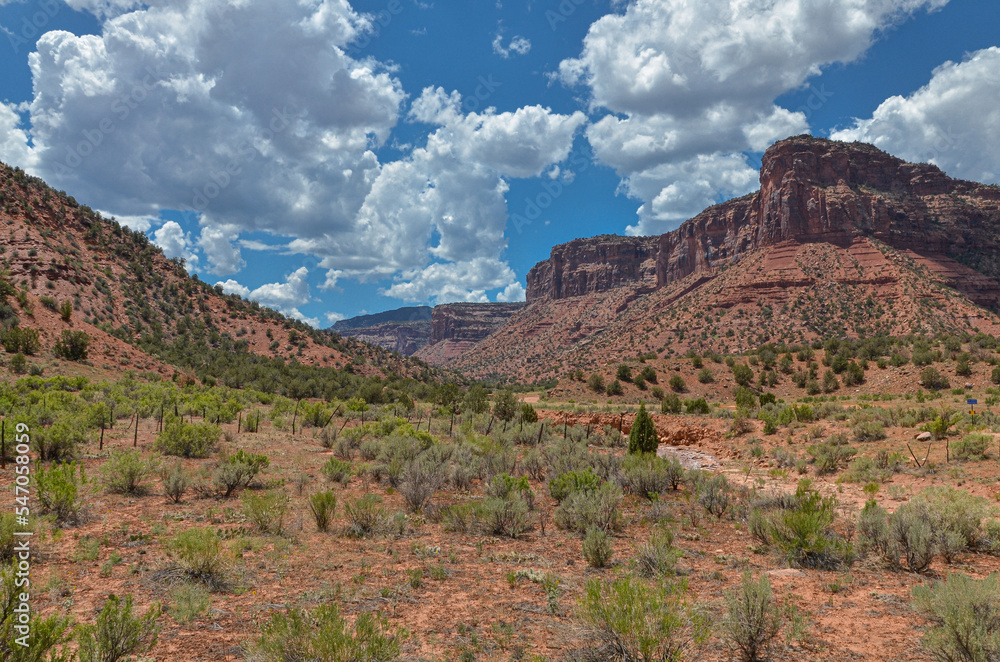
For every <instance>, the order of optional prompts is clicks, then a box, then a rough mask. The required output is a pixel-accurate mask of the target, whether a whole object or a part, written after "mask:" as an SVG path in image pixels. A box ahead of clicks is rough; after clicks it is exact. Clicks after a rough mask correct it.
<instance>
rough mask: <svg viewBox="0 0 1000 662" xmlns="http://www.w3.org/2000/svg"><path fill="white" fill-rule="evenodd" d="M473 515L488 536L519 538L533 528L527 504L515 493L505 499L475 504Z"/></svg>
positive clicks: (494, 498)
mask: <svg viewBox="0 0 1000 662" xmlns="http://www.w3.org/2000/svg"><path fill="white" fill-rule="evenodd" d="M475 514H476V519H477V520H478V522H479V525H480V526H481V527H482V529H483V530H484V531H485V532H486V533H487V534H490V535H495V536H504V537H507V538H520V537H521V536H522V535H524V534H525V533H527V532H528V531H531V529H532V528H534V527H533V525H532V521H531V514H530V509H529V508H528V502H527V501H526V500H525V498H524V497H523V496H521V493H520V492H516V491H515V492H513V493H511V494H510V495H509V496H508V497H507V498H506V499H504V498H500V497H487V498H486V499H483V500H482V501H480V502H479V503H478V504H476V507H475Z"/></svg>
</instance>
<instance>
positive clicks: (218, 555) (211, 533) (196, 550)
mask: <svg viewBox="0 0 1000 662" xmlns="http://www.w3.org/2000/svg"><path fill="white" fill-rule="evenodd" d="M168 548H169V550H170V552H171V553H172V554H173V556H174V558H176V560H177V563H178V565H179V566H180V568H181V570H183V571H184V572H185V573H186V574H187V575H188V577H190V578H191V579H194V580H197V581H199V582H202V583H203V584H205V585H206V586H208V587H209V588H212V589H215V588H220V587H222V586H223V585H224V582H225V566H226V557H225V553H224V551H223V549H222V540H221V539H220V538H219V534H218V533H216V532H215V530H214V529H211V528H208V527H195V528H191V529H185V530H184V531H181V532H180V533H178V534H177V535H175V536H174V537H173V539H172V540H170V542H169V543H168Z"/></svg>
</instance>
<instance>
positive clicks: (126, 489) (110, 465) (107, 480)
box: [101, 449, 154, 495]
mask: <svg viewBox="0 0 1000 662" xmlns="http://www.w3.org/2000/svg"><path fill="white" fill-rule="evenodd" d="M153 469H154V467H153V464H152V462H150V461H149V460H147V459H146V458H145V457H143V455H142V453H140V452H139V451H137V450H131V449H128V450H120V451H115V452H112V453H111V455H110V456H109V457H108V460H107V461H106V462H105V463H104V464H103V465H101V476H102V480H103V482H104V487H105V489H107V490H108V491H109V492H111V493H112V494H128V495H140V494H145V493H146V486H145V485H143V484H142V482H143V480H145V478H146V476H147V475H149V474H150V473H151V472H152V471H153Z"/></svg>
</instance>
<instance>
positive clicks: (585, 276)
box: [527, 235, 659, 303]
mask: <svg viewBox="0 0 1000 662" xmlns="http://www.w3.org/2000/svg"><path fill="white" fill-rule="evenodd" d="M658 250H659V242H658V240H657V238H656V237H619V236H615V235H602V236H600V237H594V238H592V239H576V240H574V241H571V242H569V243H566V244H561V245H559V246H556V247H555V248H553V249H552V255H551V257H550V258H549V259H548V260H545V261H544V262H539V263H538V264H537V265H535V267H534V268H532V269H531V271H529V272H528V277H527V282H528V290H527V300H528V302H529V303H530V302H532V301H537V300H540V299H563V298H566V297H574V296H581V295H584V294H593V293H596V292H606V291H608V290H612V289H614V288H616V287H621V286H622V285H626V284H630V283H638V284H640V285H642V286H645V287H646V288H648V289H650V290H652V289H653V288H655V287H656V256H657V252H658Z"/></svg>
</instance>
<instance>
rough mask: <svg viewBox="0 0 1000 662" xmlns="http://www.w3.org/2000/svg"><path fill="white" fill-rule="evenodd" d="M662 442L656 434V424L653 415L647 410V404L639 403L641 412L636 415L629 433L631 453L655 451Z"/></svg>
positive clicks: (629, 450)
mask: <svg viewBox="0 0 1000 662" xmlns="http://www.w3.org/2000/svg"><path fill="white" fill-rule="evenodd" d="M659 444H660V439H659V437H658V436H657V434H656V424H655V423H653V419H652V417H651V416H650V415H649V414H648V413H647V412H646V405H645V404H641V405H639V412H638V413H637V414H636V415H635V421H633V423H632V430H631V431H630V432H629V434H628V452H629V453H653V452H655V451H656V448H657V446H659Z"/></svg>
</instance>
